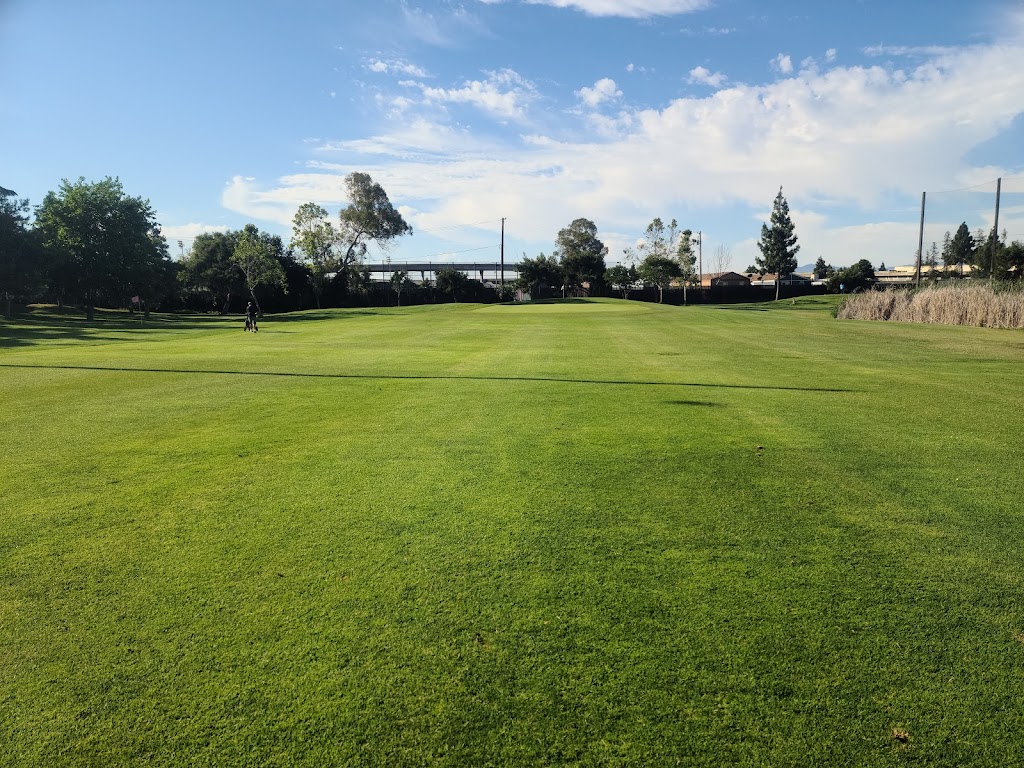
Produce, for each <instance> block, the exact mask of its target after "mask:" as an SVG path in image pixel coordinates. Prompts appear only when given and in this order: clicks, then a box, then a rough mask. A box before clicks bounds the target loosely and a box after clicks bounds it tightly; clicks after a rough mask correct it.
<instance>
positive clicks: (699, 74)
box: [687, 67, 729, 88]
mask: <svg viewBox="0 0 1024 768" xmlns="http://www.w3.org/2000/svg"><path fill="white" fill-rule="evenodd" d="M728 79H729V78H728V77H726V76H725V75H723V74H722V73H721V72H714V73H712V72H711V70H709V69H706V68H704V67H694V68H693V69H691V70H690V76H689V78H687V82H688V83H691V84H692V83H700V84H701V85H710V86H711V87H712V88H720V87H721V86H722V85H723V84H724V83H725V82H726V81H727V80H728Z"/></svg>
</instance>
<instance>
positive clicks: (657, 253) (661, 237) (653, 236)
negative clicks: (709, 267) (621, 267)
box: [625, 217, 697, 304]
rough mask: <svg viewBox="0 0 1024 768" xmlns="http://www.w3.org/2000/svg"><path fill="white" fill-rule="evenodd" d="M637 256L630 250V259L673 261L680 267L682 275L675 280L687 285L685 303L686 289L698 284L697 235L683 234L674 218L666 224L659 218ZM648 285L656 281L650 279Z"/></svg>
mask: <svg viewBox="0 0 1024 768" xmlns="http://www.w3.org/2000/svg"><path fill="white" fill-rule="evenodd" d="M636 251H637V253H636V254H634V253H633V252H632V250H630V249H627V250H626V252H625V253H626V257H627V258H628V259H631V260H632V259H637V260H638V261H639V262H640V263H641V264H642V263H643V262H644V261H647V260H648V259H673V260H674V261H675V262H676V263H677V264H678V265H679V270H678V271H679V274H678V275H677V276H676V277H675V278H673V279H675V280H678V281H679V282H680V283H681V284H682V286H683V303H684V304H685V303H686V300H687V299H686V290H687V288H688V287H690V286H692V285H694V284H695V283H696V282H697V269H696V267H695V265H696V263H697V254H696V252H695V251H694V245H693V232H692V231H691V230H689V229H684V230H682V231H680V229H679V223H678V222H677V221H676V220H675V219H672V221H670V222H669V223H668V225H666V224H665V222H663V221H662V220H661V219H660V218H659V217H655V218H654V219H652V220H651V223H650V224H648V225H647V229H645V230H644V236H643V239H642V240H641V241H640V242H639V243H638V244H637V246H636ZM648 282H652V281H650V280H648Z"/></svg>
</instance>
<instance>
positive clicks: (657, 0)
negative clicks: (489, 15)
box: [481, 0, 711, 19]
mask: <svg viewBox="0 0 1024 768" xmlns="http://www.w3.org/2000/svg"><path fill="white" fill-rule="evenodd" d="M481 2H484V3H487V4H495V3H497V2H501V0H481ZM524 2H526V3H528V4H530V5H550V6H554V7H555V8H571V9H573V10H577V11H582V12H583V13H585V14H587V15H589V16H621V17H625V18H631V19H644V18H650V17H652V16H676V15H679V14H683V13H693V12H694V11H702V10H704V9H705V8H708V7H709V6H710V5H711V0H524Z"/></svg>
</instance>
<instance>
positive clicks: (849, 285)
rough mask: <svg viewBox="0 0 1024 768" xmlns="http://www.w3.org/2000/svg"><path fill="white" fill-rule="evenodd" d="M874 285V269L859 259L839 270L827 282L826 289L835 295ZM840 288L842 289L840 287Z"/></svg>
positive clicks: (867, 262)
mask: <svg viewBox="0 0 1024 768" xmlns="http://www.w3.org/2000/svg"><path fill="white" fill-rule="evenodd" d="M874 284H875V268H874V267H873V266H871V262H870V261H868V260H867V259H861V260H860V261H858V262H857V263H856V264H852V265H851V266H849V267H846V268H845V269H840V270H839V271H838V272H836V273H835V274H834V275H832V277H830V278H829V280H828V289H829V290H830V291H833V292H835V293H838V292H839V291H843V292H844V293H853V292H854V291H858V290H861V291H862V290H864V289H865V288H869V287H870V286H872V285H874ZM840 286H842V287H840Z"/></svg>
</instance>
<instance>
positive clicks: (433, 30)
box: [382, 2, 491, 48]
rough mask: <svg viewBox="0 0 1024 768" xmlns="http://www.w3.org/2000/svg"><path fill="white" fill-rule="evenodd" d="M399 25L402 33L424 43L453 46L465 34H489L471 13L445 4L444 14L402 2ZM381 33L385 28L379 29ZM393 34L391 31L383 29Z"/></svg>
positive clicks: (465, 35)
mask: <svg viewBox="0 0 1024 768" xmlns="http://www.w3.org/2000/svg"><path fill="white" fill-rule="evenodd" d="M401 28H402V30H403V31H404V33H405V34H406V35H408V36H410V37H412V38H414V39H416V40H419V41H420V42H423V43H426V44H427V45H434V46H438V47H441V48H455V47H457V46H459V45H460V44H461V43H462V41H463V40H465V38H466V37H467V36H474V37H487V36H489V35H490V34H491V33H490V32H489V31H488V30H487V29H486V28H485V27H484V25H483V23H482V22H481V21H480V19H479V18H477V17H476V16H475V15H473V14H472V13H470V12H469V11H468V10H466V8H464V7H462V6H449V8H448V12H447V13H431V12H430V11H427V10H424V9H422V8H412V7H410V6H409V5H407V4H406V3H405V2H402V15H401ZM382 34H385V31H384V30H382ZM386 34H387V35H388V37H389V38H390V37H393V36H394V32H393V30H390V29H389V30H387V31H386Z"/></svg>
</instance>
